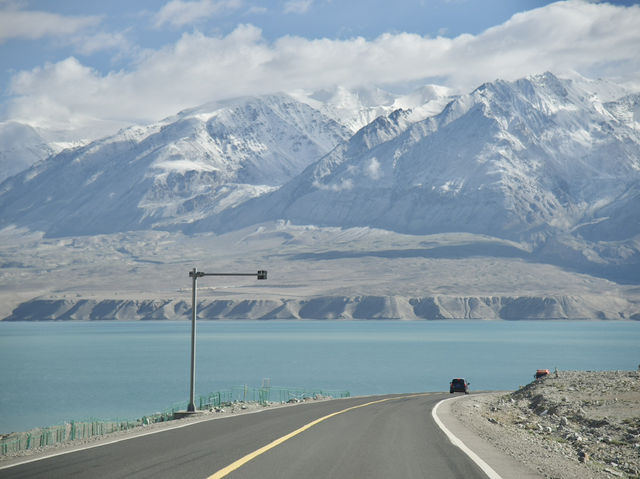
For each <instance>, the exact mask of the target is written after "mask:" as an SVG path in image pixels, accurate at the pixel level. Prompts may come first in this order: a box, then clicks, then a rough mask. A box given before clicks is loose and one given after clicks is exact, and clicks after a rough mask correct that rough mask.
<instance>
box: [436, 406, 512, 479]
mask: <svg viewBox="0 0 640 479" xmlns="http://www.w3.org/2000/svg"><path fill="white" fill-rule="evenodd" d="M453 399H455V398H448V399H443V400H442V401H440V402H439V403H438V404H436V405H435V406H434V407H433V409H432V410H431V415H432V416H433V420H434V421H435V422H436V424H437V425H438V427H439V428H440V429H442V432H444V433H445V434H446V435H447V437H448V438H449V441H451V443H452V444H453V445H454V446H456V447H459V448H460V449H462V452H464V453H465V454H466V455H467V456H469V458H470V459H471V460H472V461H473V462H475V463H476V464H477V465H478V467H480V469H482V472H484V473H485V474H486V475H487V477H489V479H502V477H501V476H500V474H498V473H497V472H496V471H494V470H493V469H492V468H491V466H489V464H487V463H486V462H484V461H483V460H482V459H480V456H478V455H477V454H476V453H475V452H473V451H472V450H471V449H469V448H468V447H467V446H466V445H465V444H464V442H462V441H461V440H460V439H458V438H457V437H456V436H454V434H453V433H452V432H451V431H449V429H447V427H446V426H445V425H444V424H443V422H442V421H441V420H440V418H439V417H438V414H437V411H438V407H439V406H440V405H441V404H442V403H443V402H445V401H451V400H453Z"/></svg>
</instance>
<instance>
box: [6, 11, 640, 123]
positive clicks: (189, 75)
mask: <svg viewBox="0 0 640 479" xmlns="http://www.w3.org/2000/svg"><path fill="white" fill-rule="evenodd" d="M181 3H186V2H181ZM189 3H192V4H196V3H197V4H198V5H204V4H205V3H207V4H210V3H211V2H189ZM218 3H219V2H218ZM171 4H177V3H176V2H171V3H169V4H167V6H168V5H171ZM167 21H168V20H167ZM637 25H640V7H638V6H634V7H627V8H625V7H616V6H613V5H610V4H594V3H588V2H585V1H579V0H571V1H567V2H558V3H555V4H551V5H548V6H546V7H543V8H539V9H536V10H531V11H528V12H524V13H521V14H517V15H515V16H514V17H512V18H511V19H510V20H509V21H507V22H505V23H504V24H502V25H499V26H496V27H493V28H491V29H489V30H487V31H485V32H483V33H481V34H479V35H475V36H474V35H461V36H458V37H456V38H443V37H437V38H430V37H422V36H420V35H415V34H407V33H400V34H385V35H382V36H380V37H378V38H377V39H374V40H371V41H369V40H366V39H364V38H352V39H347V40H333V39H316V40H308V39H304V38H300V37H292V36H287V37H282V38H280V39H278V40H276V41H275V42H267V41H266V40H265V39H264V37H263V36H262V32H261V31H260V30H259V29H257V28H256V27H253V26H250V25H241V26H238V27H237V28H236V29H235V30H234V31H233V32H231V33H230V34H229V35H226V36H215V37H211V36H206V35H204V34H202V33H198V32H195V33H190V34H184V35H183V36H182V37H181V38H180V39H179V40H178V41H177V42H176V43H175V44H172V45H169V46H166V47H165V48H162V49H160V50H156V51H149V52H148V53H147V54H146V55H145V56H144V58H142V59H141V60H140V61H138V62H137V63H136V64H135V65H134V66H133V68H132V69H130V70H129V71H118V72H111V73H108V74H101V73H99V72H97V71H95V70H92V69H90V68H87V67H86V66H83V65H82V64H81V63H80V62H79V61H78V60H76V59H73V58H70V59H67V60H64V61H61V62H58V63H53V64H47V65H44V66H42V67H39V68H36V69H34V70H31V71H23V72H20V73H18V74H16V75H15V76H14V77H13V79H12V82H11V85H10V94H11V95H12V97H11V101H10V102H9V104H8V105H7V112H8V114H7V118H12V119H16V120H21V121H26V122H28V123H30V124H32V125H34V126H51V125H56V126H57V127H60V128H69V129H74V128H77V127H79V126H84V127H87V126H89V125H93V126H94V127H95V128H98V129H99V128H104V127H105V125H110V128H112V129H113V127H114V125H116V124H118V125H119V126H123V125H125V124H126V123H128V122H133V121H149V120H153V119H159V118H162V117H165V116H168V115H171V114H174V113H176V112H177V111H179V110H181V109H184V108H187V107H190V106H195V105H199V104H202V103H205V102H207V101H212V100H217V99H221V98H229V97H234V96H241V95H247V94H263V93H269V92H274V91H292V90H295V89H307V90H311V89H319V88H324V87H329V86H332V85H344V86H347V87H349V86H357V85H362V84H371V83H375V84H380V85H384V84H391V83H394V82H405V81H416V80H421V79H425V78H433V77H438V78H442V79H444V81H445V83H446V84H447V85H448V86H451V87H454V88H457V89H461V90H463V91H466V90H469V89H471V88H474V87H476V86H478V85H479V84H480V83H482V82H485V81H492V80H494V79H496V78H502V79H506V80H512V79H516V78H520V77H523V76H526V75H529V74H536V73H540V72H543V71H547V70H549V71H553V72H556V73H560V74H561V73H562V72H563V71H567V70H574V71H576V72H579V73H581V74H583V75H586V76H590V77H611V78H613V79H614V80H618V81H623V82H627V83H628V84H632V83H633V82H636V84H640V55H638V52H639V51H640V29H638V28H637Z"/></svg>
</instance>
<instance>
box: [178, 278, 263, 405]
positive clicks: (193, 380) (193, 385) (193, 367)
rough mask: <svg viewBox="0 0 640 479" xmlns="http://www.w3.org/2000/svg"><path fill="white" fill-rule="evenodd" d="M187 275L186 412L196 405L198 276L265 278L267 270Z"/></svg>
mask: <svg viewBox="0 0 640 479" xmlns="http://www.w3.org/2000/svg"><path fill="white" fill-rule="evenodd" d="M189 276H190V277H191V279H192V283H191V287H192V290H191V386H190V388H189V405H188V406H187V411H188V412H195V410H196V405H195V403H194V394H195V389H196V314H197V311H196V303H197V300H198V298H197V292H196V290H197V287H198V278H202V277H203V276H255V277H256V278H258V279H267V272H266V271H265V270H259V271H258V272H257V273H205V272H203V271H198V270H197V269H196V268H193V270H191V271H189Z"/></svg>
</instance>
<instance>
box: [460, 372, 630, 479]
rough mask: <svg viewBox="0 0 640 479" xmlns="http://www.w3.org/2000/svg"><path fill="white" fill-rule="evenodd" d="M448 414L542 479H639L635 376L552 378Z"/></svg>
mask: <svg viewBox="0 0 640 479" xmlns="http://www.w3.org/2000/svg"><path fill="white" fill-rule="evenodd" d="M452 411H453V413H454V414H456V416H457V417H458V418H459V419H460V421H462V423H463V424H464V425H465V426H466V427H468V428H469V429H471V430H473V431H474V432H476V433H477V434H478V435H480V436H481V437H482V438H484V439H486V440H487V441H489V442H491V443H492V444H494V445H495V446H497V447H498V448H499V449H502V450H503V451H505V452H506V453H508V454H509V455H511V456H513V457H515V458H516V459H517V460H519V461H520V462H522V463H524V464H525V465H527V466H528V467H529V468H531V469H532V470H536V471H538V472H539V473H540V474H542V475H543V476H544V477H548V478H558V479H574V478H575V479H583V478H584V479H589V478H603V477H604V478H606V477H611V478H614V477H623V478H638V477H640V372H635V371H559V372H557V373H554V372H552V373H551V374H549V375H548V376H546V377H543V378H541V379H538V380H536V381H534V382H532V383H530V384H528V385H527V386H525V387H523V388H521V389H519V390H518V391H516V392H513V393H509V394H486V395H477V396H473V395H472V396H467V397H465V398H464V399H461V400H458V401H454V403H453V406H452Z"/></svg>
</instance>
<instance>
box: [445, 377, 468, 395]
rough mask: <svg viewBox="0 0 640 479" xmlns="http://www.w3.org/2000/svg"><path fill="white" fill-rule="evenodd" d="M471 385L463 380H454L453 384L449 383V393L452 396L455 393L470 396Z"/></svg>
mask: <svg viewBox="0 0 640 479" xmlns="http://www.w3.org/2000/svg"><path fill="white" fill-rule="evenodd" d="M469 384H470V383H468V382H467V381H465V380H464V379H462V378H455V379H452V380H451V382H450V383H449V392H450V393H451V394H453V393H465V394H469Z"/></svg>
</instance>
